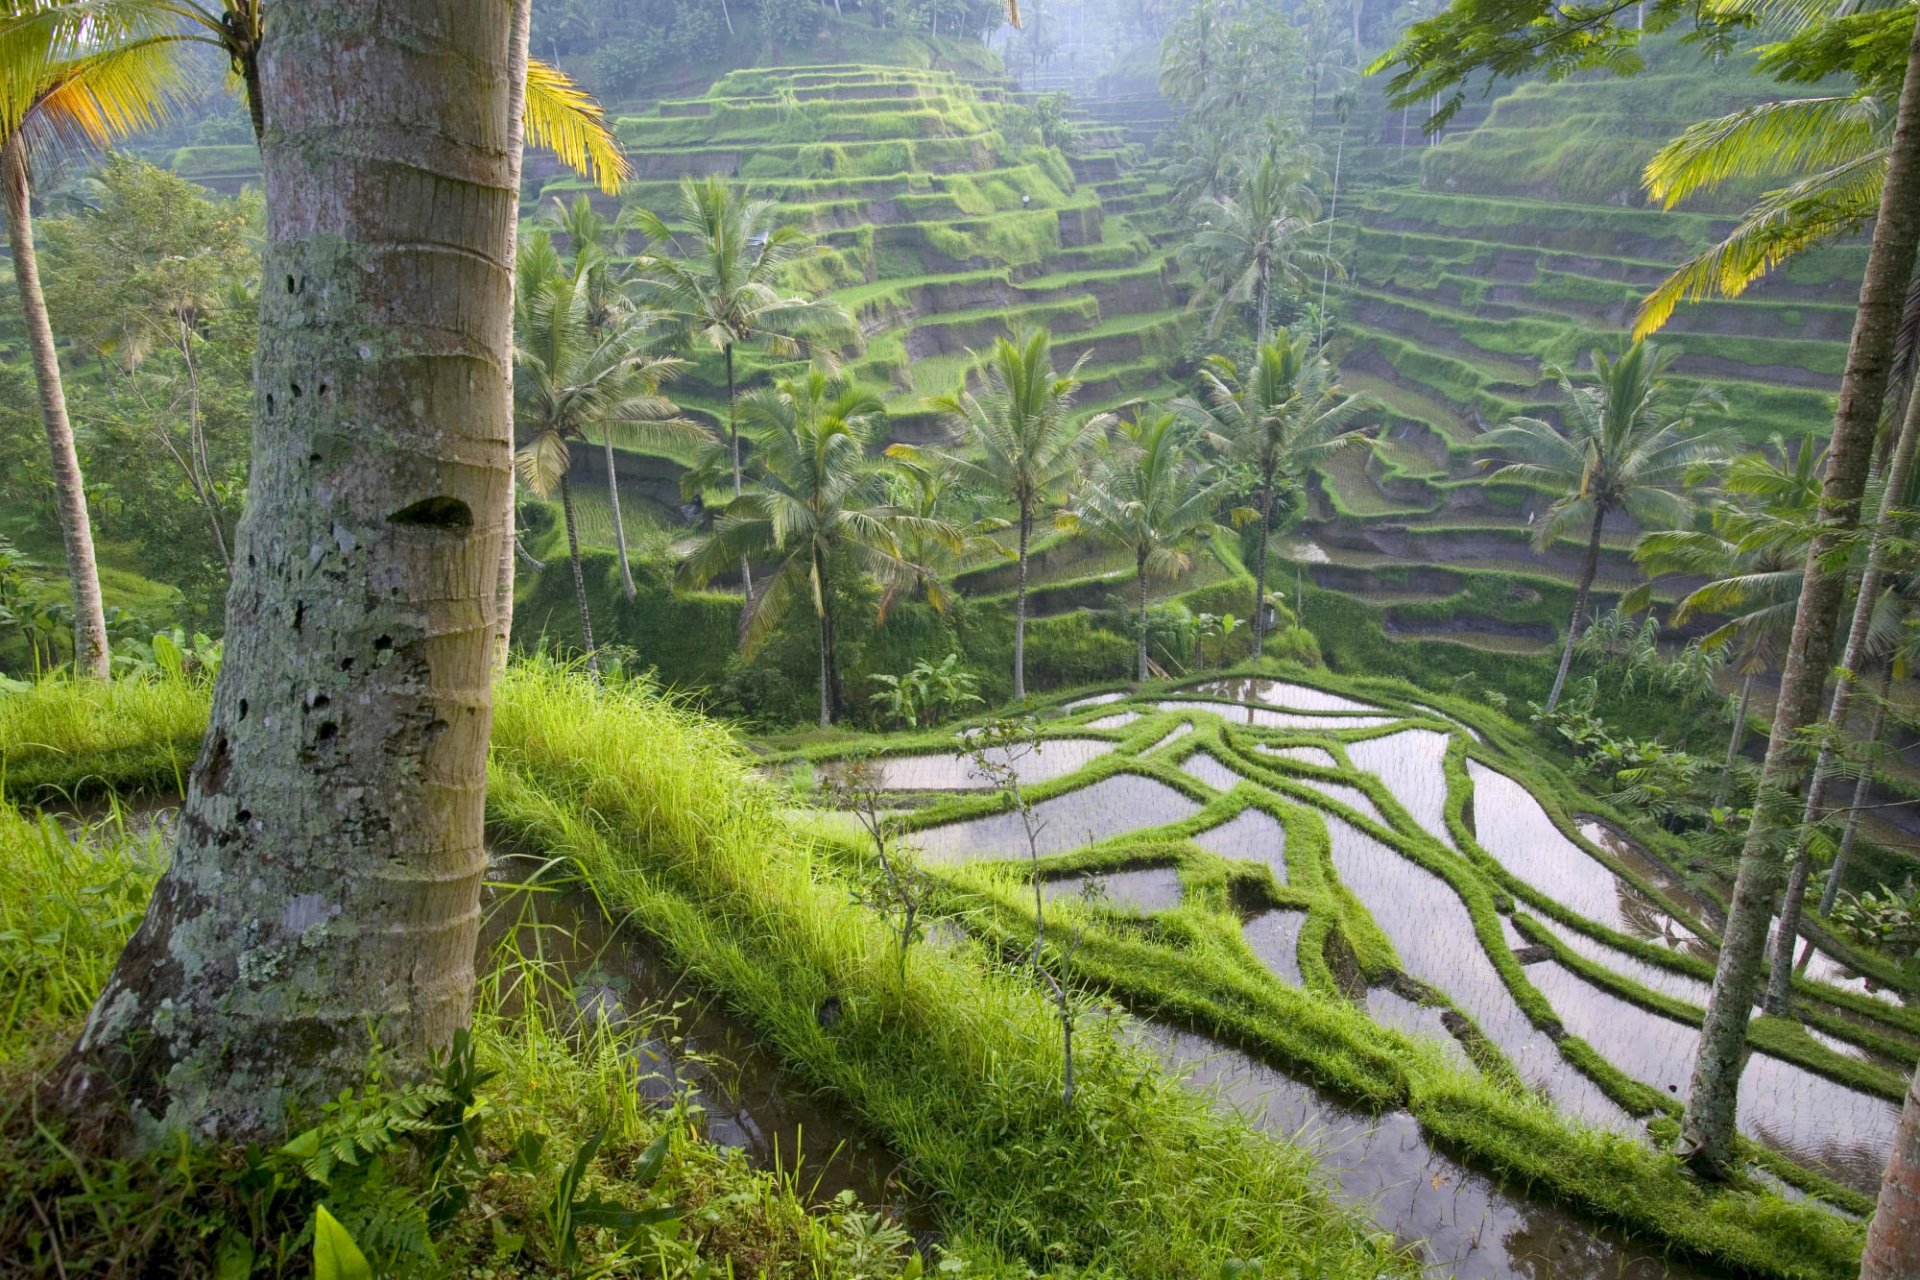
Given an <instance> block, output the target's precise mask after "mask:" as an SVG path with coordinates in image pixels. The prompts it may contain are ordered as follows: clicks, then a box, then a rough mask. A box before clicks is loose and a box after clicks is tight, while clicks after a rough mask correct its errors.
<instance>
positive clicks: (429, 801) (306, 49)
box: [61, 0, 518, 1142]
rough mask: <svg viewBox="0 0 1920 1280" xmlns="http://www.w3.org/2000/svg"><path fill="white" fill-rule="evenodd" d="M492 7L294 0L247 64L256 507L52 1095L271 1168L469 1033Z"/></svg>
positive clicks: (486, 610) (493, 163)
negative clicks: (258, 180)
mask: <svg viewBox="0 0 1920 1280" xmlns="http://www.w3.org/2000/svg"><path fill="white" fill-rule="evenodd" d="M511 7H512V6H511V3H510V0H468V2H464V3H450V2H448V0H386V2H385V3H382V4H378V5H369V4H363V3H359V2H358V0H310V3H307V4H300V5H286V6H282V7H281V8H279V9H277V10H276V11H275V17H274V22H273V26H272V31H271V34H270V35H269V37H268V39H267V41H266V43H265V46H264V48H263V49H262V53H261V66H260V71H261V86H262V98H263V102H264V106H265V124H266V131H265V135H264V141H263V146H262V148H261V159H262V169H263V173H264V179H265V187H266V205H267V238H266V251H265V258H264V276H263V281H264V283H263V288H262V290H261V293H262V301H261V315H260V344H259V352H258V356H257V359H256V365H255V393H254V394H255V418H254V436H253V441H254V443H253V460H254V461H253V475H252V494H253V501H252V502H250V503H249V504H248V509H247V513H246V515H245V517H244V519H243V521H242V524H241V531H240V536H239V541H238V544H237V547H236V557H235V558H236V564H235V574H234V581H233V585H232V588H231V590H230V591H229V593H228V597H227V651H226V660H225V662H224V663H223V664H222V666H221V670H220V676H219V680H218V682H217V684H216V686H215V689H214V694H213V707H212V715H211V719H210V722H209V725H208V729H207V735H206V740H205V745H204V746H203V748H202V750H201V753H200V757H199V760H198V761H197V762H196V763H195V765H194V768H193V772H192V775H191V777H190V779H189V785H188V794H187V799H186V806H185V809H184V810H183V812H182V814H181V818H180V824H179V834H178V837H177V841H176V846H175V849H174V856H173V861H172V865H171V866H170V867H169V869H168V871H167V873H166V875H165V876H164V877H162V879H161V881H160V884H159V886H158V887H157V888H156V890H155V892H154V895H153V900H152V903H151V905H150V906H149V907H148V910H147V915H146V919H145V920H144V921H143V923H142V924H141V926H140V928H139V931H138V932H137V933H136V934H135V935H134V937H133V940H132V941H131V942H130V943H129V944H128V946H127V949H126V951H125V953H124V954H123V955H122V956H121V957H120V960H119V963H118V964H117V965H116V967H115V969H114V972H113V975H112V977H111V978H110V979H109V980H108V983H107V986H106V989H105V991H104V992H103V993H102V994H101V996H100V999H99V1002H98V1003H97V1004H96V1005H95V1007H94V1010H93V1013H92V1015H91V1016H90V1017H89V1019H88V1021H87V1025H86V1028H85V1030H84V1031H83V1032H82V1034H81V1037H80V1040H79V1043H78V1044H77V1045H75V1047H74V1048H73V1050H72V1051H71V1053H70V1055H69V1057H68V1059H67V1062H66V1063H65V1064H64V1070H63V1073H62V1082H61V1083H62V1088H63V1095H64V1099H65V1101H66V1102H67V1103H68V1104H70V1105H71V1106H72V1107H74V1108H75V1109H78V1110H83V1111H88V1112H91V1113H92V1114H96V1115H101V1114H104V1115H109V1116H123V1117H124V1116H126V1115H127V1113H128V1112H129V1111H130V1112H131V1123H128V1124H127V1125H126V1128H125V1131H126V1132H127V1133H128V1134H129V1135H135V1136H138V1137H140V1138H144V1139H146V1140H147V1141H149V1142H150V1141H152V1140H153V1139H154V1136H155V1134H156V1131H157V1130H184V1131H186V1132H188V1133H190V1134H192V1135H195V1136H198V1137H201V1138H219V1139H227V1140H250V1139H262V1138H264V1139H271V1138H272V1137H274V1136H275V1135H276V1134H278V1133H280V1132H282V1131H283V1128H284V1118H285V1113H286V1110H287V1108H288V1107H289V1106H294V1105H298V1106H301V1107H303V1108H305V1109H307V1111H308V1113H309V1114H311V1112H312V1109H313V1108H315V1107H317V1106H318V1104H320V1103H321V1102H322V1101H324V1100H326V1099H328V1098H331V1097H333V1096H334V1095H335V1094H337V1093H338V1092H339V1091H340V1090H341V1089H342V1088H343V1087H346V1086H348V1085H350V1084H352V1083H354V1082H356V1081H358V1080H360V1079H362V1078H364V1073H365V1071H366V1064H367V1060H368V1055H369V1052H370V1051H371V1050H372V1049H373V1047H374V1045H375V1044H376V1043H377V1044H378V1045H379V1046H381V1048H382V1050H383V1051H384V1052H385V1053H387V1054H389V1055H391V1057H392V1058H393V1059H394V1060H395V1061H396V1063H397V1064H398V1067H399V1070H400V1071H401V1072H402V1073H403V1074H404V1073H405V1071H406V1070H407V1069H409V1068H410V1067H414V1066H417V1065H418V1064H420V1063H422V1062H424V1061H425V1059H426V1056H427V1055H428V1053H429V1052H430V1051H432V1050H434V1049H436V1048H438V1047H441V1046H444V1045H445V1044H446V1043H447V1042H448V1040H449V1039H450V1038H451V1036H452V1035H453V1033H454V1031H455V1030H456V1029H458V1028H459V1027H460V1026H462V1025H463V1024H464V1023H465V1022H466V1019H467V1017H468V1014H469V1012H470V1009H471V1004H472V997H473V985H474V972H473V962H474V949H475V943H476V935H477V931H478V925H479V906H480V885H481V879H482V874H483V872H484V869H485V866H486V858H485V853H484V850H483V848H482V843H481V826H482V819H483V816H484V807H485V787H486V745H487V734H488V729H489V727H490V724H491V720H492V701H491V693H490V683H489V679H488V677H489V669H488V659H489V653H490V649H491V625H492V622H493V617H492V602H493V598H494V597H493V593H494V590H495V587H496V574H495V570H496V566H497V565H498V563H499V557H500V553H501V546H500V543H501V539H502V538H503V537H504V536H505V534H506V530H505V527H504V523H503V521H502V514H503V512H504V510H505V505H504V497H503V494H504V490H505V488H506V486H507V484H508V475H509V461H510V450H511V440H510V433H509V424H508V414H507V402H506V399H505V397H504V396H503V395H502V388H503V387H504V386H505V384H506V378H507V369H506V365H507V361H508V359H509V354H510V351H511V320H512V309H511V280H512V270H511V267H512V264H511V262H510V261H509V256H508V255H509V254H510V253H511V249H512V243H513V241H512V231H513V219H514V216H515V212H516V205H517V194H518V193H517V192H516V191H515V190H514V181H513V176H514V162H513V155H512V152H513V150H514V145H513V141H514V137H515V134H514V129H513V122H512V113H511V111H510V110H509V106H508V104H509V101H510V95H509V93H508V86H509V84H510V83H511V80H512V77H511V76H510V74H509V63H510V56H509V49H508V46H509V41H510V31H511V30H512V26H513V23H512V13H511Z"/></svg>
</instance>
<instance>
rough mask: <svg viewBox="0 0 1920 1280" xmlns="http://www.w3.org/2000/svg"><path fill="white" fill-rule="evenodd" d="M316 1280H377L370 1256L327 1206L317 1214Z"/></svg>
mask: <svg viewBox="0 0 1920 1280" xmlns="http://www.w3.org/2000/svg"><path fill="white" fill-rule="evenodd" d="M313 1280H373V1267H372V1265H371V1264H370V1263H368V1261H367V1255H366V1254H364V1253H362V1252H360V1246H359V1245H357V1244H355V1243H354V1242H353V1235H352V1233H351V1232H349V1231H348V1230H347V1229H346V1228H345V1227H343V1226H341V1225H340V1223H339V1221H338V1220H337V1219H335V1218H334V1216H333V1215H332V1214H330V1213H328V1212H327V1206H325V1205H318V1206H316V1207H315V1209H314V1211H313Z"/></svg>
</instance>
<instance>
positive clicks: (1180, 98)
mask: <svg viewBox="0 0 1920 1280" xmlns="http://www.w3.org/2000/svg"><path fill="white" fill-rule="evenodd" d="M1226 36H1227V24H1226V22H1225V21H1224V20H1223V19H1222V18H1221V15H1220V10H1219V8H1218V6H1217V5H1216V4H1215V3H1214V0H1199V2H1198V3H1197V4H1195V5H1194V6H1193V8H1192V9H1191V10H1190V11H1188V13H1187V14H1186V16H1185V17H1183V18H1181V19H1180V20H1179V21H1178V22H1176V23H1175V24H1174V25H1173V29H1172V30H1171V31H1169V32H1168V33H1167V38H1166V40H1165V42H1164V43H1163V44H1162V46H1161V50H1160V92H1162V93H1164V94H1166V95H1167V96H1168V97H1169V98H1172V99H1174V100H1175V101H1176V102H1198V101H1199V100H1200V99H1201V98H1203V97H1205V96H1206V95H1207V92H1208V90H1209V89H1211V88H1212V87H1213V72H1214V68H1215V66H1216V65H1217V64H1218V63H1219V61H1220V59H1221V58H1222V57H1223V56H1225V54H1226Z"/></svg>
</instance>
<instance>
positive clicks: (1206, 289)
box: [1186, 146, 1346, 344]
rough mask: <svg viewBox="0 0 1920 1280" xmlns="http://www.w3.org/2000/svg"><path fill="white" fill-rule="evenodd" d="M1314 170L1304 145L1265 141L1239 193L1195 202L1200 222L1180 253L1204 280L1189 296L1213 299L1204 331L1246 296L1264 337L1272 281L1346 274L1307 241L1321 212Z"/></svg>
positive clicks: (1214, 329) (1259, 337)
mask: <svg viewBox="0 0 1920 1280" xmlns="http://www.w3.org/2000/svg"><path fill="white" fill-rule="evenodd" d="M1312 174H1313V166H1312V165H1311V164H1310V163H1309V162H1308V159H1307V154H1306V152H1304V151H1301V150H1291V151H1289V152H1286V153H1284V154H1283V153H1281V150H1280V148H1279V147H1278V146H1269V147H1267V148H1266V149H1265V150H1264V151H1263V152H1262V154H1261V156H1260V158H1259V159H1258V160H1256V161H1254V162H1253V163H1252V164H1251V165H1250V166H1248V167H1247V169H1246V170H1245V172H1244V173H1243V175H1242V177H1241V181H1240V183H1239V191H1238V193H1237V194H1235V195H1231V196H1217V197H1214V198H1213V199H1209V200H1202V201H1200V202H1199V203H1198V204H1197V205H1195V206H1194V216H1195V217H1196V218H1198V219H1199V221H1200V230H1199V231H1198V232H1196V233H1195V234H1194V236H1193V239H1192V240H1191V241H1189V242H1188V244H1187V248H1186V257H1187V259H1188V261H1189V262H1191V263H1192V264H1193V265H1194V267H1195V268H1196V269H1197V270H1198V271H1199V272H1200V274H1201V277H1202V281H1203V284H1202V288H1201V290H1200V291H1199V292H1198V293H1196V294H1195V296H1194V301H1195V302H1196V303H1198V302H1201V301H1203V300H1205V299H1208V298H1211V299H1212V300H1213V303H1214V306H1213V314H1212V315H1211V316H1209V317H1208V320H1207V332H1208V333H1209V334H1214V335H1217V334H1218V333H1219V332H1220V329H1221V327H1222V325H1224V324H1225V322H1226V318H1227V315H1228V314H1229V313H1230V312H1231V311H1232V309H1233V308H1234V307H1236V306H1245V305H1248V304H1251V305H1252V306H1253V309H1254V316H1255V319H1254V335H1255V339H1256V341H1257V342H1259V343H1261V344H1265V342H1266V341H1267V334H1268V330H1269V328H1270V327H1271V320H1272V310H1273V290H1274V287H1275V286H1276V285H1279V286H1282V287H1291V288H1296V289H1305V288H1307V287H1309V286H1310V285H1311V284H1312V283H1313V276H1314V274H1315V273H1316V272H1320V273H1326V272H1332V273H1333V274H1335V275H1337V276H1339V277H1340V278H1341V279H1345V278H1346V273H1345V271H1344V270H1343V269H1342V268H1341V266H1340V264H1339V263H1337V262H1335V261H1334V260H1333V259H1332V257H1331V256H1329V255H1328V254H1327V253H1325V252H1324V251H1323V250H1321V249H1318V248H1316V247H1314V246H1313V245H1312V244H1310V243H1309V242H1308V236H1309V233H1310V232H1312V231H1314V230H1315V229H1316V228H1317V219H1318V218H1319V216H1320V197H1319V196H1318V195H1316V194H1315V193H1314V190H1313V186H1312V181H1311V179H1312Z"/></svg>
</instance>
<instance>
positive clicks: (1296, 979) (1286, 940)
mask: <svg viewBox="0 0 1920 1280" xmlns="http://www.w3.org/2000/svg"><path fill="white" fill-rule="evenodd" d="M1306 923H1307V913H1306V912H1304V911H1269V912H1267V913H1265V914H1264V915H1258V916H1255V917H1254V918H1253V919H1251V920H1249V921H1247V923H1246V928H1245V930H1244V931H1243V932H1244V934H1245V936H1246V939H1247V946H1249V947H1251V948H1252V949H1253V954H1254V955H1256V956H1258V957H1259V958H1260V963H1261V964H1264V965H1265V966H1267V968H1268V969H1271V970H1272V971H1273V975H1274V976H1275V977H1277V978H1279V979H1280V980H1281V981H1282V982H1286V983H1290V984H1292V985H1293V986H1296V987H1298V986H1303V985H1305V983H1306V979H1305V978H1304V977H1302V976H1301V973H1300V930H1301V929H1302V928H1304V927H1305V925H1306Z"/></svg>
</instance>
